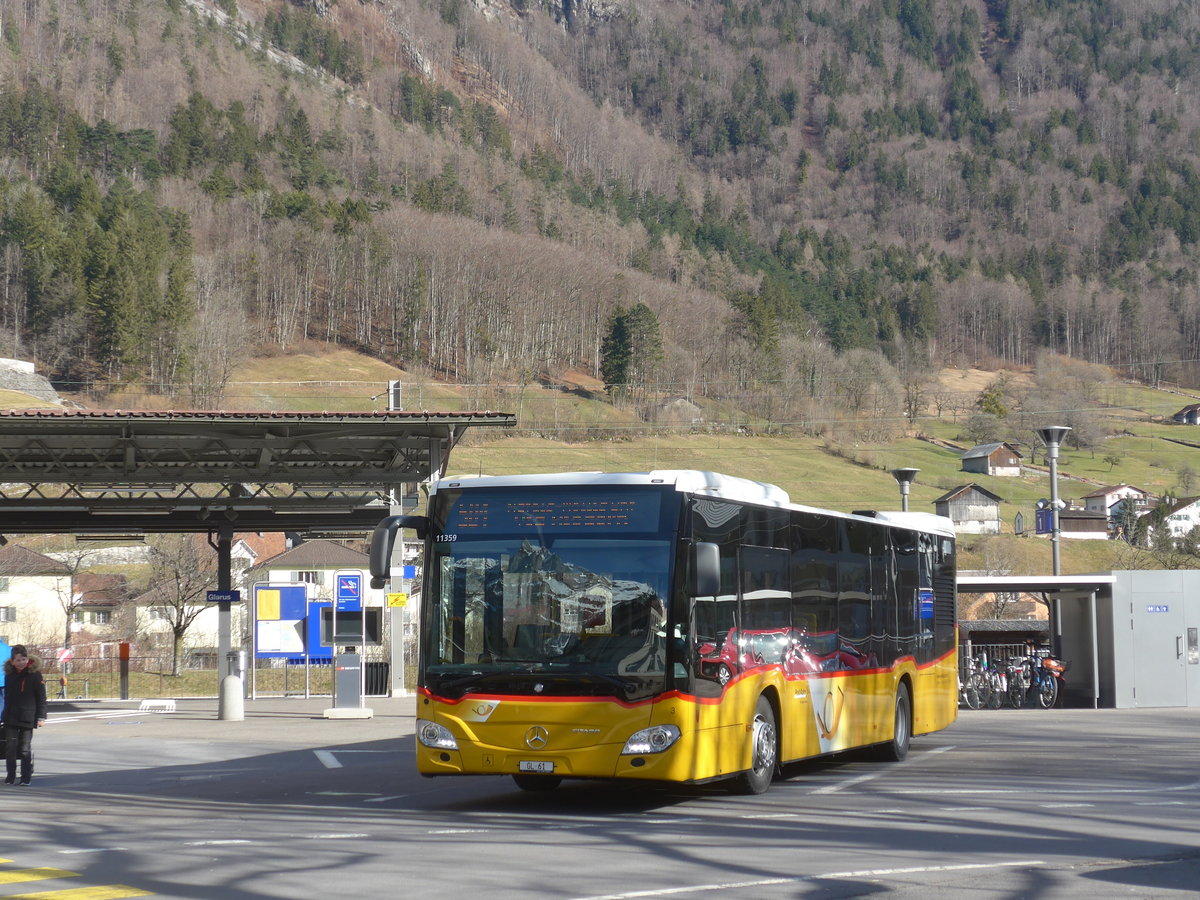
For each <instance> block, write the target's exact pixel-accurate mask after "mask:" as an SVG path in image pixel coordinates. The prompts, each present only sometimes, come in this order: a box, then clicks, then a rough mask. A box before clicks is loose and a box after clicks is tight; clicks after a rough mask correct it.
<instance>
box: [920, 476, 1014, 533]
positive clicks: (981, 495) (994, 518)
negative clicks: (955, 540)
mask: <svg viewBox="0 0 1200 900" xmlns="http://www.w3.org/2000/svg"><path fill="white" fill-rule="evenodd" d="M1001 502H1003V501H1001V499H1000V498H999V497H997V496H996V495H995V494H993V493H992V492H991V491H989V490H985V489H984V488H981V487H980V486H979V485H977V484H964V485H962V486H961V487H956V488H954V489H953V490H952V491H950V492H949V493H946V494H943V495H942V496H940V497H938V498H937V499H936V500H934V501H933V509H934V512H936V513H937V514H938V515H939V516H946V517H947V518H948V519H949V520H950V521H951V522H953V523H954V530H955V531H960V532H963V533H964V534H999V533H1000V504H1001Z"/></svg>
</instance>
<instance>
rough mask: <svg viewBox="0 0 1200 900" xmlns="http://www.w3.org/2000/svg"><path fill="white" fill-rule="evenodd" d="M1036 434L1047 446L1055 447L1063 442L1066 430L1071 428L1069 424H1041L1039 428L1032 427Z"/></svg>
mask: <svg viewBox="0 0 1200 900" xmlns="http://www.w3.org/2000/svg"><path fill="white" fill-rule="evenodd" d="M1034 430H1035V431H1036V432H1037V436H1038V437H1039V438H1041V439H1042V443H1043V444H1045V445H1046V446H1047V447H1057V446H1058V445H1059V444H1061V443H1062V442H1063V438H1065V437H1066V436H1067V432H1068V431H1070V430H1071V426H1069V425H1043V426H1042V427H1041V428H1036V429H1034Z"/></svg>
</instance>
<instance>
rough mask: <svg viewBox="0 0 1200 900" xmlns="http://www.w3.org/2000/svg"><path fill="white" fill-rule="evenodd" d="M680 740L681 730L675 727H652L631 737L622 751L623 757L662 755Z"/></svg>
mask: <svg viewBox="0 0 1200 900" xmlns="http://www.w3.org/2000/svg"><path fill="white" fill-rule="evenodd" d="M677 740H679V729H678V728H676V727H675V726H674V725H651V726H650V727H649V728H643V729H642V730H641V731H637V732H634V733H633V734H632V735H630V737H629V740H627V741H626V742H625V747H624V748H623V749H622V750H621V755H622V756H642V755H643V754H646V753H662V752H663V751H664V750H667V749H669V748H670V747H671V745H672V744H674V743H675V742H676V741H677Z"/></svg>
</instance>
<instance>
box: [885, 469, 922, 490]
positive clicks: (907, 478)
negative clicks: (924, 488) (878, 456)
mask: <svg viewBox="0 0 1200 900" xmlns="http://www.w3.org/2000/svg"><path fill="white" fill-rule="evenodd" d="M920 471H921V470H920V469H910V468H900V469H892V477H893V478H895V479H896V483H897V484H898V485H900V486H901V487H905V486H906V485H910V484H912V483H913V479H914V478H916V477H917V473H918V472H920Z"/></svg>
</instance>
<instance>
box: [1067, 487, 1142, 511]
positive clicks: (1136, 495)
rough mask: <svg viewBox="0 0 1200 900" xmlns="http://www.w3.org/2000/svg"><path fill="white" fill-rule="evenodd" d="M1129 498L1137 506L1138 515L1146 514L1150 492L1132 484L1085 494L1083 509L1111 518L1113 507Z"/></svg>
mask: <svg viewBox="0 0 1200 900" xmlns="http://www.w3.org/2000/svg"><path fill="white" fill-rule="evenodd" d="M1127 497H1132V498H1133V502H1134V503H1135V504H1136V506H1137V511H1138V515H1141V514H1142V513H1144V512H1146V510H1147V507H1148V505H1149V503H1150V492H1149V491H1143V490H1142V489H1141V488H1137V487H1134V486H1133V485H1131V484H1114V485H1110V486H1108V487H1102V488H1100V489H1099V490H1095V491H1092V492H1091V493H1090V494H1085V495H1084V496H1083V497H1082V498H1080V499H1082V500H1083V508H1084V509H1086V510H1088V511H1090V512H1102V513H1104V514H1105V515H1106V516H1108V517H1109V518H1111V517H1112V515H1113V507H1114V506H1116V505H1117V504H1118V503H1120V502H1121V501H1122V500H1124V499H1126V498H1127Z"/></svg>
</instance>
